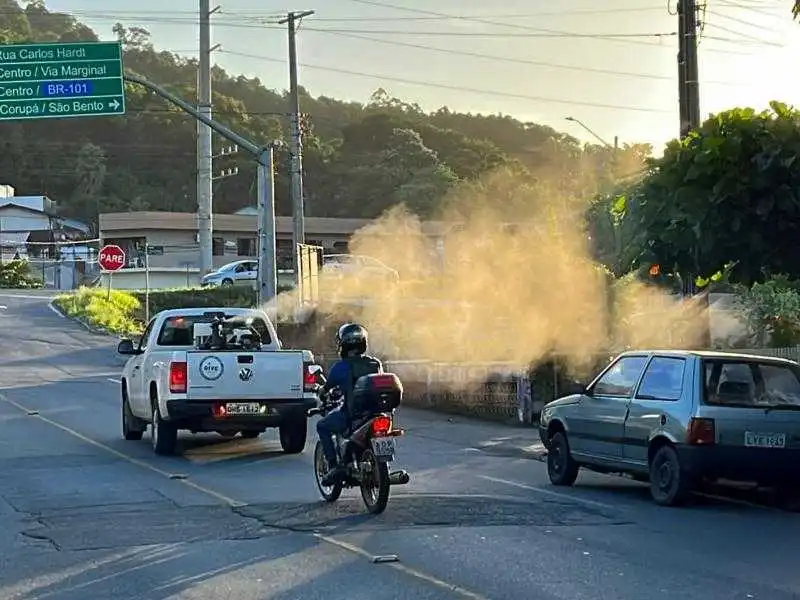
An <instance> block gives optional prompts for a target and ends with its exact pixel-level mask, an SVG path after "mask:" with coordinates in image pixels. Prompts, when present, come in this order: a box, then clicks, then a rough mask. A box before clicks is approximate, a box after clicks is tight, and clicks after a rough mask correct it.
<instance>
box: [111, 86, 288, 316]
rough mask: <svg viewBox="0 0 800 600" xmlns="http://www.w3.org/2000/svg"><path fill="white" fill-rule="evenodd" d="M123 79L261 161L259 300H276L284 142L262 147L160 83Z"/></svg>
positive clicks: (274, 142) (259, 191)
mask: <svg viewBox="0 0 800 600" xmlns="http://www.w3.org/2000/svg"><path fill="white" fill-rule="evenodd" d="M123 79H124V80H125V81H127V82H129V83H135V84H137V85H141V86H142V87H145V88H147V89H148V90H150V91H152V92H154V93H155V94H157V95H158V96H160V97H161V98H163V99H164V100H166V101H167V102H170V103H172V104H174V105H175V106H177V107H178V108H180V109H181V110H183V111H184V112H186V113H188V114H190V115H192V116H193V117H194V118H195V119H197V120H198V121H200V122H201V123H203V124H204V125H207V126H208V127H210V128H211V129H213V130H214V131H216V132H217V133H218V134H219V135H221V136H222V137H224V138H225V139H227V140H228V141H230V142H231V143H233V144H236V145H237V146H239V147H240V148H243V149H244V150H246V151H247V152H249V153H250V154H251V155H252V156H253V157H254V158H255V159H256V161H257V162H258V194H259V197H258V207H259V221H258V222H259V242H260V243H259V256H258V266H259V270H258V302H259V304H262V305H263V304H266V303H267V302H270V301H272V300H274V299H275V296H277V294H278V271H277V267H276V263H275V194H274V191H275V169H274V167H273V153H274V149H275V148H277V147H279V146H280V145H281V142H278V141H273V142H270V143H269V144H267V145H266V146H259V145H258V144H254V143H253V142H251V141H250V140H248V139H246V138H243V137H242V136H240V135H239V134H238V133H236V132H235V131H233V130H232V129H229V128H228V127H226V126H225V125H222V124H221V123H218V122H217V121H215V120H213V119H211V118H210V117H208V116H206V115H205V114H203V113H201V112H199V111H198V110H197V109H196V108H195V107H194V106H192V105H191V104H189V103H188V102H186V101H185V100H182V99H181V98H179V97H178V96H175V95H174V94H171V93H170V92H168V91H167V90H165V89H164V88H162V87H161V86H158V85H156V84H155V83H153V82H152V81H148V80H147V79H145V78H144V77H140V76H138V75H133V74H125V75H123ZM109 293H110V292H109Z"/></svg>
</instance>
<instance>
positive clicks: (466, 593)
mask: <svg viewBox="0 0 800 600" xmlns="http://www.w3.org/2000/svg"><path fill="white" fill-rule="evenodd" d="M0 400H3V401H4V402H6V403H7V404H9V405H11V406H13V407H15V408H16V409H18V410H20V411H22V412H24V413H26V414H28V415H29V416H31V417H33V418H36V419H39V420H40V421H43V422H44V423H47V424H48V425H50V426H52V427H55V428H56V429H60V430H61V431H63V432H65V433H68V434H69V435H71V436H73V437H76V438H78V439H79V440H81V441H83V442H86V443H87V444H89V445H91V446H94V447H95V448H98V449H100V450H104V451H105V452H108V453H109V454H112V455H114V456H116V457H117V458H119V459H120V460H124V461H125V462H127V463H130V464H132V465H136V466H137V467H141V468H143V469H146V470H148V471H150V472H152V473H157V474H158V475H161V476H163V477H166V478H167V479H170V480H172V481H175V482H177V483H180V484H183V485H185V486H187V487H190V488H191V489H193V490H195V491H197V492H200V493H201V494H205V495H207V496H210V497H212V498H214V499H216V500H218V501H220V502H221V503H222V504H225V505H227V506H229V507H230V508H244V507H245V506H247V503H246V502H239V501H238V500H235V499H234V498H231V497H230V496H226V495H225V494H221V493H220V492H217V491H215V490H212V489H210V488H207V487H205V486H202V485H198V484H196V483H194V482H193V481H190V480H188V479H174V473H170V472H168V471H165V470H163V469H159V468H158V467H155V466H153V465H151V464H150V463H148V462H145V461H143V460H141V459H138V458H134V457H133V456H129V455H127V454H125V453H123V452H120V451H119V450H115V449H114V448H112V447H111V446H108V445H106V444H104V443H102V442H98V441H97V440H94V439H92V438H90V437H88V436H86V435H84V434H82V433H80V432H79V431H76V430H75V429H72V428H71V427H68V426H66V425H63V424H61V423H59V422H58V421H54V420H52V419H48V418H47V417H45V416H43V415H41V414H39V413H38V411H37V412H36V413H35V414H33V411H32V410H31V409H29V408H27V407H26V406H24V405H22V404H20V403H19V402H16V401H14V400H11V398H9V397H8V396H6V395H5V394H2V393H0ZM298 533H302V532H298ZM311 535H312V536H313V537H314V538H316V539H318V540H320V541H321V542H325V543H326V544H329V545H331V546H336V547H337V548H340V549H342V550H346V551H348V552H350V553H352V554H356V555H358V556H362V557H366V558H367V559H369V560H370V561H372V559H373V555H372V554H371V553H370V552H368V551H367V550H365V549H364V548H361V547H359V546H356V545H354V544H350V543H348V542H344V541H342V540H338V539H336V538H333V537H330V536H327V535H323V534H320V533H312V534H311ZM382 564H383V566H385V567H388V568H391V569H395V570H396V571H399V572H400V573H404V574H406V575H408V576H409V577H413V578H415V579H419V580H420V581H424V582H426V583H428V584H430V585H432V586H435V587H437V588H440V589H443V590H447V591H448V592H450V593H452V594H455V595H457V596H460V597H462V598H466V599H468V600H489V598H488V597H486V596H482V595H481V594H478V593H475V592H472V591H470V590H468V589H466V588H462V587H460V586H458V585H455V584H453V583H449V582H447V581H445V580H443V579H439V578H438V577H434V576H433V575H428V574H427V573H424V572H423V571H418V570H417V569H414V568H413V567H407V566H405V565H404V564H402V563H399V562H391V563H382Z"/></svg>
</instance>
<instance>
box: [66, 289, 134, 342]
mask: <svg viewBox="0 0 800 600" xmlns="http://www.w3.org/2000/svg"><path fill="white" fill-rule="evenodd" d="M53 304H54V305H55V306H56V307H58V309H59V310H61V312H63V313H64V314H65V315H67V316H68V317H71V318H73V319H76V320H78V321H81V322H82V323H84V324H86V325H88V326H89V327H93V328H95V329H101V330H103V331H107V332H108V333H116V334H120V335H134V334H137V333H140V332H141V331H142V324H141V322H140V321H138V320H137V319H136V317H135V315H136V312H137V311H138V310H139V308H140V303H139V300H138V299H137V298H136V296H134V295H132V294H129V293H127V292H121V291H115V290H111V294H109V293H108V291H107V290H100V289H97V288H80V289H79V290H78V291H77V292H74V293H71V294H63V295H60V296H56V297H55V298H54V299H53Z"/></svg>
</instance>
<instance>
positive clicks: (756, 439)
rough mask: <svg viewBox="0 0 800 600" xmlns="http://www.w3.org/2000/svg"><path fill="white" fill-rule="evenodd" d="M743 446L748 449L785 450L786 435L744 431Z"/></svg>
mask: <svg viewBox="0 0 800 600" xmlns="http://www.w3.org/2000/svg"><path fill="white" fill-rule="evenodd" d="M744 445H745V446H747V447H748V448H785V447H786V434H785V433H753V432H752V431H745V432H744Z"/></svg>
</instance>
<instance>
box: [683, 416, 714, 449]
mask: <svg viewBox="0 0 800 600" xmlns="http://www.w3.org/2000/svg"><path fill="white" fill-rule="evenodd" d="M687 442H688V443H689V444H690V445H692V446H711V445H713V444H715V443H716V442H717V431H716V427H715V426H714V419H700V418H694V419H692V420H690V421H689V430H688V432H687Z"/></svg>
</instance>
